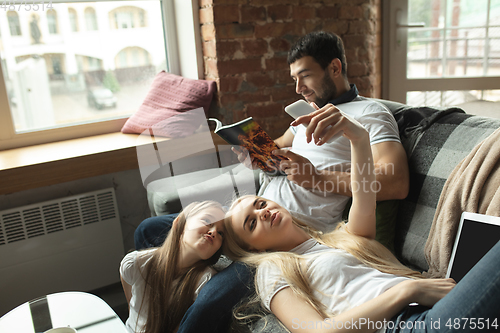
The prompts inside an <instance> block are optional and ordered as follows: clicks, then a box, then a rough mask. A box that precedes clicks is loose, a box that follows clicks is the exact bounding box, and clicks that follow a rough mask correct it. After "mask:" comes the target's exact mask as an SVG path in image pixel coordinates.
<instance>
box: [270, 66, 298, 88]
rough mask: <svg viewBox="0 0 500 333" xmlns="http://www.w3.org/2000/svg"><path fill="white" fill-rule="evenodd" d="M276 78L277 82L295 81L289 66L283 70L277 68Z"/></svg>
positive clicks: (287, 82) (288, 82)
mask: <svg viewBox="0 0 500 333" xmlns="http://www.w3.org/2000/svg"><path fill="white" fill-rule="evenodd" d="M274 80H275V82H276V84H290V83H293V80H292V78H291V76H290V70H289V67H287V68H286V69H283V70H275V71H274ZM294 89H295V88H294Z"/></svg>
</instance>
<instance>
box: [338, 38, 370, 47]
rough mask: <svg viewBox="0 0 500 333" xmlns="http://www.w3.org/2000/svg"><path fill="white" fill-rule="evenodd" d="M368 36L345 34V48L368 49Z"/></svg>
mask: <svg viewBox="0 0 500 333" xmlns="http://www.w3.org/2000/svg"><path fill="white" fill-rule="evenodd" d="M367 38H368V37H367V36H365V35H349V36H343V38H342V40H343V41H344V47H345V49H346V50H347V49H356V48H357V49H359V48H362V49H367V45H368V41H367Z"/></svg>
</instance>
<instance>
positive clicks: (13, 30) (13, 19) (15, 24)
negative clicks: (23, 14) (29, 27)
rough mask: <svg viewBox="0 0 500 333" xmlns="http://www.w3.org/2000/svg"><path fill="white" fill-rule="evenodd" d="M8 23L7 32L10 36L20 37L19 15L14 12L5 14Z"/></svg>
mask: <svg viewBox="0 0 500 333" xmlns="http://www.w3.org/2000/svg"><path fill="white" fill-rule="evenodd" d="M7 19H8V21H9V30H10V34H11V36H21V24H19V15H18V14H17V13H16V12H14V11H8V12H7Z"/></svg>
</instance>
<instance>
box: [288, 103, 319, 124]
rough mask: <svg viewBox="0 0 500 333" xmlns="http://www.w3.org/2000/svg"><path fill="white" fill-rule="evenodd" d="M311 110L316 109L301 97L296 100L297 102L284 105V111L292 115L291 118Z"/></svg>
mask: <svg viewBox="0 0 500 333" xmlns="http://www.w3.org/2000/svg"><path fill="white" fill-rule="evenodd" d="M313 111H316V109H315V108H314V107H313V106H312V105H311V104H309V103H307V102H306V101H304V100H303V99H301V100H298V101H297V102H294V103H292V104H290V105H288V106H287V107H285V112H286V113H288V114H289V115H290V116H292V118H293V119H297V118H298V117H300V116H304V115H306V114H309V113H311V112H313Z"/></svg>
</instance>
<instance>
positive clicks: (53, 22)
mask: <svg viewBox="0 0 500 333" xmlns="http://www.w3.org/2000/svg"><path fill="white" fill-rule="evenodd" d="M47 24H48V26H49V33H50V34H57V33H59V32H58V30H57V13H56V11H55V10H53V9H50V10H49V11H47Z"/></svg>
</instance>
